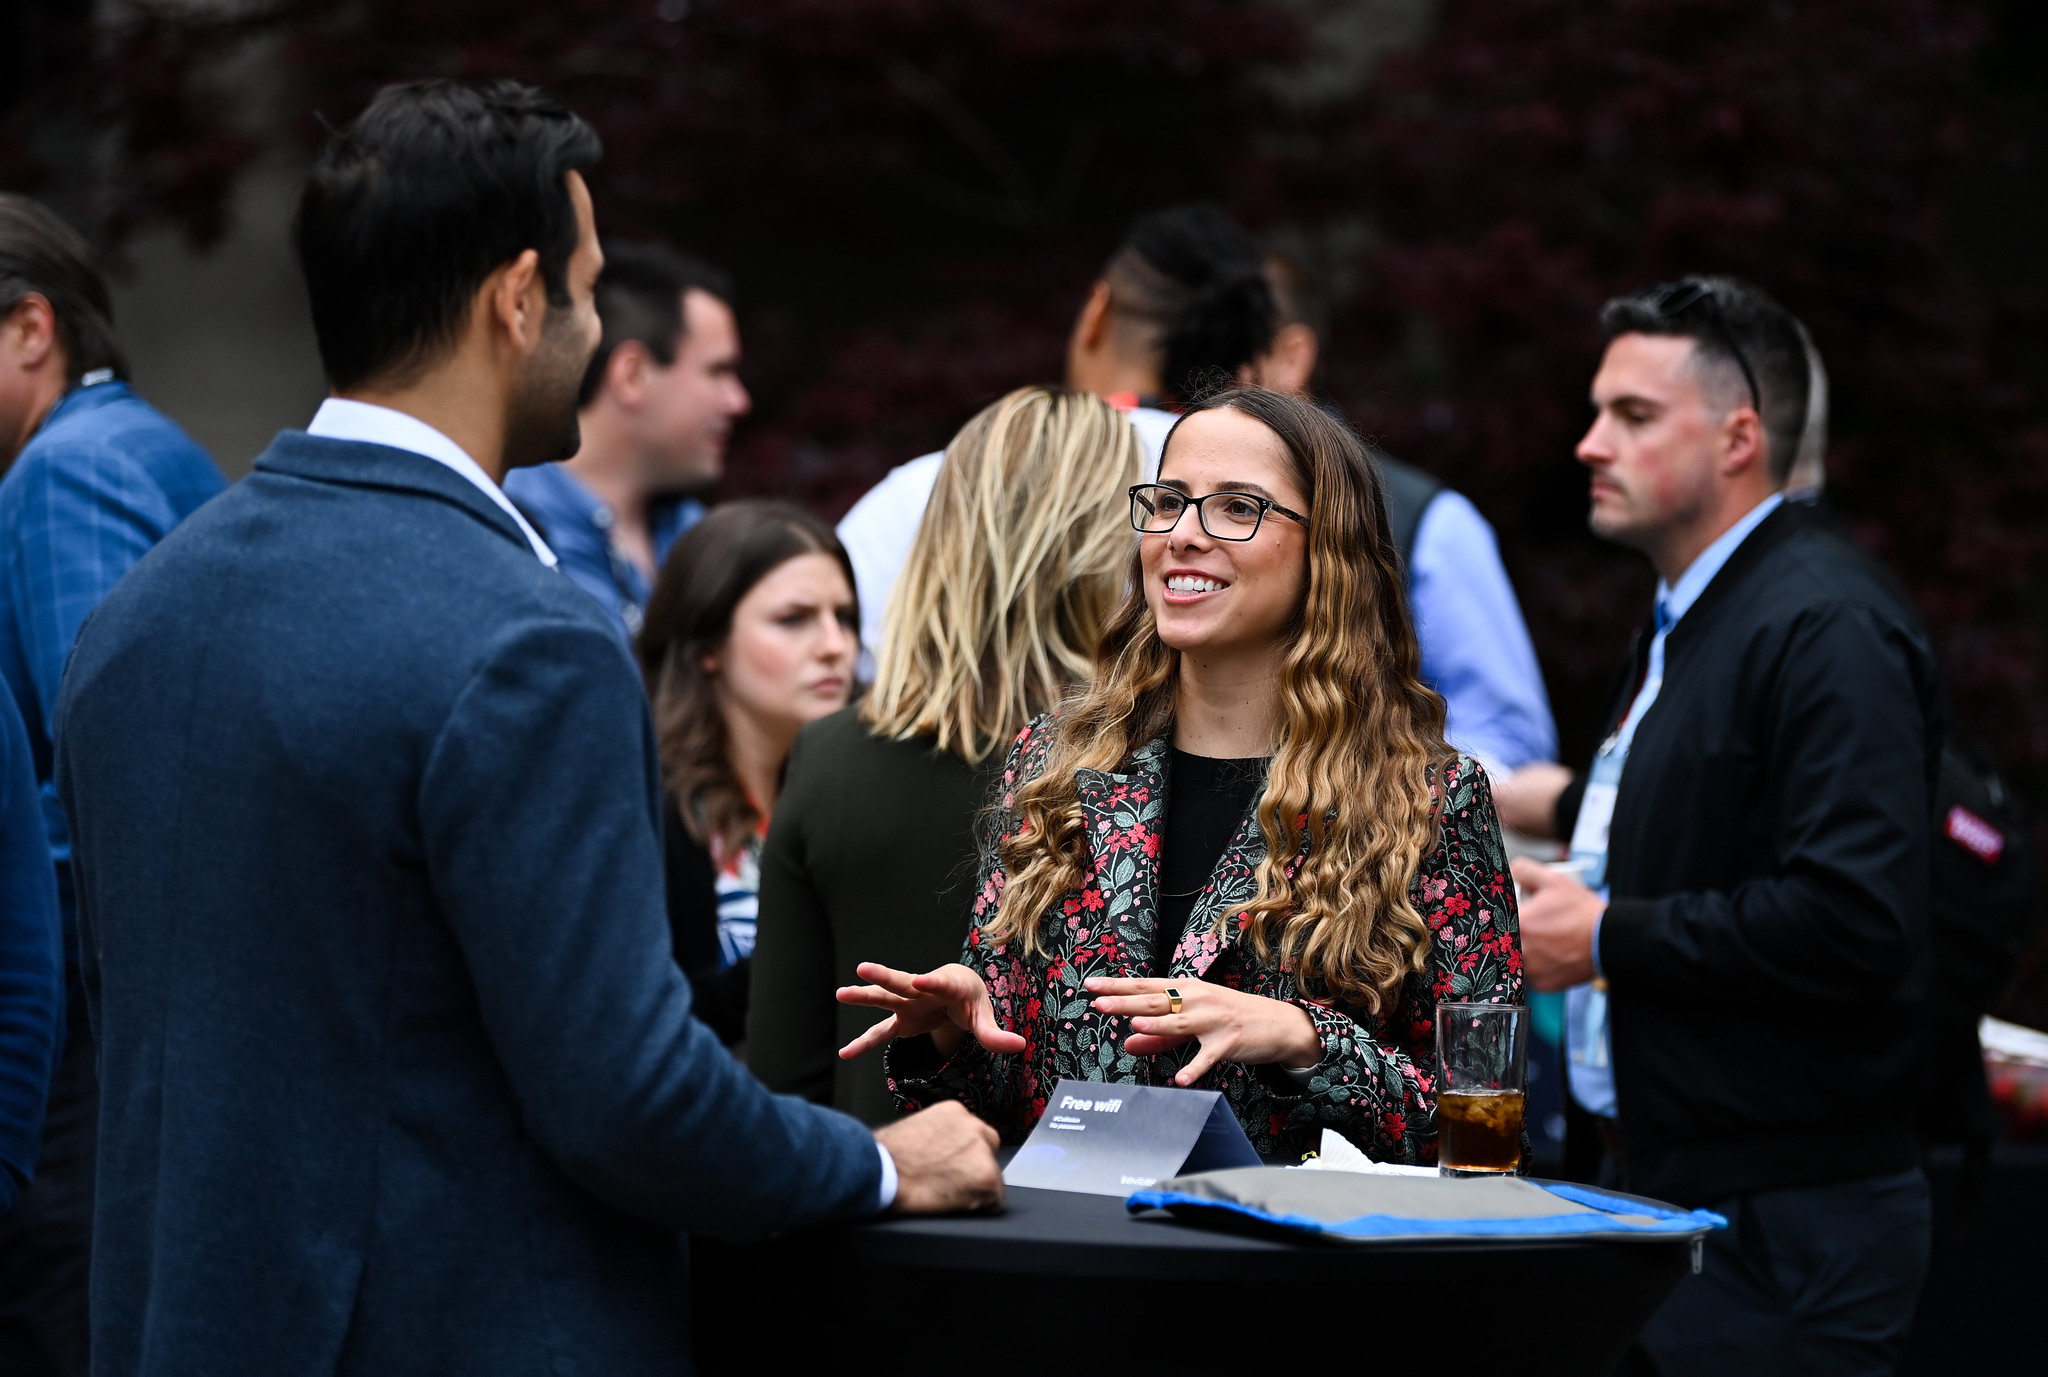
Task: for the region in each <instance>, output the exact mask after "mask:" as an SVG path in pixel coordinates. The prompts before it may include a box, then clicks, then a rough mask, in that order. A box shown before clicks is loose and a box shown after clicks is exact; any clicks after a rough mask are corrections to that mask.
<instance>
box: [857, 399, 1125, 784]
mask: <svg viewBox="0 0 2048 1377" xmlns="http://www.w3.org/2000/svg"><path fill="white" fill-rule="evenodd" d="M1140 462H1141V461H1140V456H1139V450H1138V437H1137V434H1136V433H1135V432H1134V431H1133V430H1132V429H1131V425H1130V422H1129V421H1127V420H1125V419H1124V417H1123V416H1122V415H1121V414H1119V413H1118V412H1117V410H1116V409H1115V408H1114V407H1112V406H1110V405H1109V404H1108V403H1107V402H1104V401H1103V400H1101V399H1100V398H1098V397H1092V396H1089V395H1087V394H1086V393H1081V392H1065V391H1060V390H1058V389H1055V388H1049V387H1026V388H1020V389H1018V390H1017V391H1015V392H1012V393H1010V394H1009V395H1008V396H1006V397H1004V398H1002V399H1001V400H999V401H996V402H994V403H992V404H991V405H989V406H988V407H985V408H984V409H983V410H981V411H980V412H979V413H977V414H976V415H975V417H974V419H972V420H970V421H969V422H968V423H967V424H966V425H965V426H963V427H962V428H961V430H960V433H959V434H958V435H956V436H954V437H953V443H952V444H950V445H948V446H946V458H945V461H944V462H943V463H942V464H941V465H940V467H939V478H938V483H937V484H936V485H935V486H934V487H933V489H932V497H931V502H930V504H929V505H928V506H927V507H926V508H925V513H924V520H923V522H922V523H921V524H920V525H919V526H918V529H917V540H916V542H915V543H914V544H913V545H912V546H911V547H910V559H909V562H908V563H907V564H906V565H905V566H904V571H903V576H902V577H901V578H900V579H898V580H897V582H896V590H895V592H894V593H893V594H892V595H891V597H890V600H889V615H888V621H887V631H886V633H885V635H886V639H885V640H884V641H883V644H882V657H881V663H880V664H879V665H878V666H877V668H876V677H875V683H874V686H873V687H872V688H871V689H870V690H869V691H868V695H867V697H866V699H865V700H864V701H863V702H862V704H861V717H862V719H863V720H864V721H866V722H867V723H868V724H869V725H870V726H871V727H872V728H873V729H874V731H875V733H876V735H878V736H882V737H887V738H890V739H893V740H899V741H901V740H909V739H910V738H912V737H918V736H929V737H931V738H932V739H933V740H934V741H935V742H936V743H937V744H938V746H939V748H940V749H941V750H946V751H951V752H952V753H953V754H954V755H956V756H959V757H960V758H961V759H962V760H965V761H966V762H967V763H969V764H970V765H973V764H979V763H980V762H981V761H982V760H984V759H985V758H987V757H988V755H989V754H990V753H991V752H993V751H996V750H998V749H1000V748H1001V747H1003V746H1004V745H1006V744H1007V743H1008V742H1009V741H1010V739H1011V738H1013V737H1014V736H1016V735H1017V733H1018V732H1019V731H1020V730H1022V728H1023V726H1024V724H1025V723H1026V722H1029V721H1030V720H1031V719H1032V718H1033V717H1035V716H1037V715H1038V714H1039V713H1041V712H1044V711H1045V710H1046V709H1047V708H1050V707H1052V706H1053V705H1054V704H1055V703H1057V702H1058V701H1059V699H1060V696H1061V695H1062V694H1063V693H1065V692H1066V691H1068V690H1069V689H1071V688H1072V687H1073V686H1074V685H1076V684H1078V683H1082V682H1085V681H1086V680H1087V678H1088V675H1089V673H1090V671H1091V670H1092V669H1093V667H1094V663H1095V646H1096V642H1097V641H1098V640H1099V639H1100V638H1101V635H1102V627H1103V623H1104V622H1106V621H1108V620H1109V613H1110V610H1111V609H1112V608H1113V607H1115V605H1116V600H1117V594H1118V592H1119V591H1120V588H1121V584H1122V579H1123V576H1124V563H1125V561H1126V559H1127V558H1128V556H1129V553H1130V549H1131V546H1132V543H1133V541H1134V536H1133V535H1132V532H1131V529H1130V523H1129V521H1128V520H1127V519H1126V517H1125V512H1126V510H1127V509H1128V506H1129V498H1128V497H1127V496H1126V493H1127V492H1128V491H1129V489H1130V485H1131V484H1133V483H1135V482H1137V481H1138V477H1139V466H1140Z"/></svg>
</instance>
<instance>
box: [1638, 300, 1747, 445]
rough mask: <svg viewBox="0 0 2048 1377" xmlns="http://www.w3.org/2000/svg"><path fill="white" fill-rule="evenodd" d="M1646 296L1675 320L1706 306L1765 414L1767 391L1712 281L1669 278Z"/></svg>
mask: <svg viewBox="0 0 2048 1377" xmlns="http://www.w3.org/2000/svg"><path fill="white" fill-rule="evenodd" d="M1643 300H1644V302H1645V304H1647V305H1648V306H1649V308H1650V309H1651V310H1653V311H1655V312H1656V313H1657V314H1658V315H1660V316H1662V317H1664V319H1666V320H1669V321H1674V322H1675V321H1677V320H1680V319H1681V318H1683V317H1684V315H1685V313H1686V312H1688V311H1690V310H1692V309H1693V308H1695V307H1698V306H1705V307H1706V315H1707V323H1708V324H1709V325H1711V326H1712V327H1713V329H1714V333H1715V334H1716V335H1717V336H1718V337H1719V338H1720V341H1721V343H1723V344H1725V345H1727V346H1728V352H1729V353H1730V354H1733V355H1734V356H1735V366H1736V367H1737V368H1740V369H1741V370H1742V380H1743V381H1744V382H1745V383H1748V384H1749V404H1750V405H1751V406H1753V407H1755V408H1756V413H1757V415H1759V416H1761V415H1763V412H1764V394H1763V391H1762V389H1760V388H1759V387H1758V386H1757V385H1756V372H1755V370H1754V369H1752V368H1751V367H1750V366H1749V356H1748V355H1747V354H1745V353H1743V352H1742V345H1741V344H1739V343H1738V342H1737V341H1736V338H1735V332H1734V331H1733V330H1731V329H1729V328H1728V317H1727V316H1726V315H1724V314H1722V311H1721V301H1720V298H1719V297H1718V296H1717V295H1716V294H1715V292H1714V284H1713V283H1711V282H1708V281H1706V280H1705V279H1703V278H1697V277H1690V278H1687V279H1686V280H1685V281H1683V282H1666V283H1664V284H1662V285H1661V286H1657V287H1652V288H1651V289H1650V290H1649V291H1648V292H1647V293H1645V294H1644V297H1643Z"/></svg>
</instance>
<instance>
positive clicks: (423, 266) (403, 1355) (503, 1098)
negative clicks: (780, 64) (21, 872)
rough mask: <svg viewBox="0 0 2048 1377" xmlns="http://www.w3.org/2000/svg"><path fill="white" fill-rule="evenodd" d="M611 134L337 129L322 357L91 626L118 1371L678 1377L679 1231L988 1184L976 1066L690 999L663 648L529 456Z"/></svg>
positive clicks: (94, 850)
mask: <svg viewBox="0 0 2048 1377" xmlns="http://www.w3.org/2000/svg"><path fill="white" fill-rule="evenodd" d="M597 151H598V150H597V142H596V138H595V136H594V135H592V134H591V132H590V131H589V129H588V128H587V127H586V126H584V125H583V124H582V122H581V121H579V120H577V119H576V117H575V116H574V115H572V114H570V113H569V112H568V111H567V110H566V109H565V108H563V107H562V106H560V105H559V104H557V103H555V102H554V101H553V100H552V99H550V98H548V97H546V96H544V95H542V94H541V93H539V92H537V91H534V90H532V89H530V88H526V87H520V86H516V85H513V84H511V83H496V84H492V85H488V86H482V87H468V86H462V85H457V84H454V83H447V82H433V83H423V84H420V85H415V86H410V87H393V88H389V89H387V90H385V91H384V92H383V93H381V94H380V95H379V96H378V97H377V99H376V100H375V101H374V102H373V103H372V104H371V106H370V107H369V109H368V110H367V111H365V112H364V114H363V115H362V116H361V118H359V119H358V120H357V121H356V122H355V123H354V124H353V125H351V126H350V127H349V128H348V129H346V130H344V131H342V132H341V133H340V134H338V135H336V136H335V137H334V138H333V139H332V140H331V141H330V143H329V146H328V147H327V149H326V150H325V152H324V153H323V155H322V157H321V160H320V162H319V164H318V166H317V167H316V168H315V170H314V172H313V174H312V177H311V179H310V181H309V183H308V185H307V188H306V191H305V195H304V197H303V199H302V200H301V203H300V207H299V214H298V219H297V222H296V224H295V227H294V236H295V242H296V248H297V250H298V254H299V259H300V263H301V265H302V267H303V268H304V270H305V273H306V277H307V283H308V287H309V292H310V297H311V302H312V308H313V318H314V325H315V329H316V331H317V333H318V335H319V340H320V347H321V353H322V359H323V362H324V363H325V365H326V369H327V373H328V376H329V379H330V382H331V383H332V385H333V387H334V389H335V393H336V396H335V397H334V398H333V399H330V400H329V401H328V402H327V403H326V404H325V405H323V406H322V408H321V410H320V412H319V414H318V415H317V416H316V417H315V419H314V422H313V424H312V425H311V426H310V427H309V428H308V430H307V431H306V432H303V433H301V432H293V431H287V432H285V433H284V434H282V435H280V436H279V437H278V439H277V440H276V442H275V443H274V444H273V445H272V447H271V448H270V450H269V451H268V452H266V453H265V454H264V455H263V456H262V458H261V459H259V460H258V461H257V464H256V468H255V472H254V473H253V474H252V475H251V476H250V477H249V478H248V479H247V480H245V481H244V482H243V483H241V484H240V485H238V486H237V487H236V488H235V489H233V490H232V491H230V492H229V493H227V494H226V495H224V496H223V497H221V498H220V499H218V500H216V501H215V502H214V503H212V504H211V505H209V506H208V507H207V508H206V509H205V510H204V511H202V512H201V513H200V514H199V515H198V516H197V517H196V518H194V519H193V520H191V521H188V522H187V523H185V524H184V525H183V526H182V527H180V528H179V529H178V530H177V531H176V532H174V533H173V534H172V536H171V537H170V538H169V539H167V540H166V541H164V542H163V543H162V544H161V545H159V546H158V547H157V548H156V549H155V550H154V551H152V552H151V553H150V554H149V555H148V556H147V557H146V558H144V559H143V560H142V561H141V563H140V564H139V565H138V566H137V567H136V569H135V570H134V572H133V573H132V574H131V575H130V576H129V577H128V578H127V579H125V580H124V581H123V582H122V583H121V584H120V586H118V587H117V588H116V589H115V590H114V591H113V593H112V595H111V596H109V597H108V598H107V599H106V601H105V602H104V603H103V604H102V605H101V606H100V608H99V610H98V611H97V612H96V613H95V614H94V615H93V617H92V618H91V620H90V621H89V622H88V623H87V624H86V627H85V629H84V631H83V632H82V634H81V636H80V638H79V642H78V648H77V651H76V653H75V655H74V658H73V660H72V664H71V668H70V671H69V673H68V675H67V677H66V680H65V684H64V690H63V695H62V700H61V703H60V707H59V715H60V720H61V722H62V729H61V731H60V732H59V735H58V740H59V743H60V748H59V780H60V787H61V789H62V792H63V796H64V799H65V804H66V808H67V811H68V815H69V818H70V821H71V825H72V828H73V832H72V835H73V838H74V845H75V857H76V866H77V880H78V891H79V900H80V914H81V924H82V931H83V936H84V962H85V968H86V980H87V988H88V996H89V998H90V1000H91V1002H92V1009H93V1015H94V1018H95V1022H96V1027H97V1030H98V1033H99V1036H100V1048H101V1058H102V1060H101V1084H102V1087H103V1097H104V1108H103V1119H102V1127H101V1133H102V1146H101V1157H100V1178H99V1183H100V1195H99V1204H98V1211H99V1212H98V1215H97V1219H96V1223H95V1235H94V1249H95V1251H94V1258H93V1276H92V1331H93V1355H92V1356H93V1369H94V1371H95V1372H97V1373H105V1374H115V1373H119V1374H123V1377H134V1375H135V1374H167V1375H168V1374H178V1375H179V1377H183V1375H184V1374H190V1373H198V1372H204V1373H208V1374H220V1375H227V1374H251V1375H252V1377H254V1375H255V1374H261V1377H291V1375H292V1374H314V1373H321V1374H325V1373H363V1374H379V1377H387V1375H389V1374H408V1373H419V1374H428V1373H432V1374H436V1375H437V1377H446V1375H450V1374H469V1373H476V1374H485V1373H488V1374H493V1377H505V1375H509V1374H524V1373H533V1374H542V1373H546V1374H551V1377H561V1375H562V1374H570V1373H592V1374H597V1373H603V1374H633V1373H647V1374H655V1373H660V1374H663V1375H664V1377H672V1375H673V1374H676V1373H681V1372H687V1371H688V1370H689V1364H690V1352H689V1321H688V1318H687V1313H686V1312H687V1300H686V1296H687V1289H686V1286H687V1268H686V1252H685V1245H684V1243H683V1241H682V1238H681V1235H680V1232H679V1231H693V1232H702V1233H708V1234H719V1235H728V1236H744V1235H752V1234H760V1233H763V1232H766V1231H769V1230H775V1229H783V1228H788V1227H793V1226H799V1225H805V1224H811V1223H817V1222H824V1221H831V1220H846V1219H854V1218H858V1217H861V1216H864V1215H869V1214H873V1213H875V1212H876V1211H877V1210H878V1209H881V1208H883V1207H885V1206H887V1205H888V1204H889V1203H890V1202H891V1201H892V1200H893V1205H894V1208H897V1209H909V1210H945V1209H956V1208H969V1207H979V1206H985V1205H988V1204H992V1203H994V1202H995V1201H997V1200H999V1199H1000V1197H1001V1189H1002V1187H1001V1181H1000V1177H999V1176H998V1174H997V1170H996V1166H995V1161H994V1157H993V1155H992V1151H991V1149H992V1146H993V1143H994V1135H993V1133H992V1132H991V1131H990V1130H988V1129H987V1128H986V1127H985V1126H984V1125H981V1124H979V1123H978V1122H976V1121H975V1120H973V1119H972V1118H971V1117H970V1116H968V1115H967V1114H966V1112H965V1111H964V1110H962V1109H960V1108H959V1107H958V1106H957V1105H956V1106H943V1107H942V1108H944V1109H946V1110H947V1111H948V1112H946V1113H943V1114H940V1113H932V1114H927V1115H922V1116H918V1117H915V1118H912V1119H907V1120H903V1121H901V1122H899V1123H896V1124H893V1125H890V1126H889V1127H887V1128H885V1129H883V1130H881V1131H880V1132H879V1133H877V1134H874V1135H870V1134H869V1133H868V1131H867V1130H866V1129H864V1128H863V1127H861V1125H859V1124H858V1123H856V1122H855V1121H854V1120H852V1119H850V1118H847V1117H845V1116H843V1115H840V1114H837V1113H834V1112H832V1111H829V1110H825V1109H822V1108H819V1107H815V1106H812V1105H810V1104H807V1103H804V1102H802V1101H799V1100H796V1099H792V1098H788V1097H782V1096H776V1095H771V1094H769V1093H768V1092H767V1091H766V1090H765V1089H764V1088H763V1087H762V1086H761V1085H760V1084H759V1082H757V1081H755V1080H754V1079H753V1078H752V1077H751V1076H749V1075H748V1074H747V1073H746V1071H745V1070H743V1069H742V1068H741V1067H740V1066H739V1065H738V1064H736V1063H735V1062H733V1061H732V1060H731V1059H730V1057H728V1056H727V1054H726V1053H725V1052H724V1051H723V1050H722V1049H721V1048H720V1046H719V1044H718V1040H717V1038H716V1037H715V1036H714V1035H713V1034H712V1033H710V1032H709V1031H708V1030H707V1029H706V1028H704V1027H703V1026H702V1025H701V1024H699V1023H697V1022H695V1021H694V1020H693V1019H692V1018H691V1017H690V996H689V986H688V983H687V982H686V981H685V980H684V978H683V976H682V973H681V972H680V971H678V970H677V969H676V966H675V964H674V962H673V960H672V959H671V957H670V954H669V938H668V929H667V925H666V921H665V919H664V917H663V908H662V884H661V851H660V818H659V810H658V806H657V805H658V800H659V792H660V788H661V783H660V778H659V771H658V766H657V764H656V759H655V750H654V736H653V731H652V728H651V726H650V723H649V720H648V714H647V709H646V705H645V703H644V701H643V699H642V695H641V690H640V687H639V681H638V677H637V675H636V674H635V673H634V670H633V667H632V665H631V663H630V661H629V660H628V657H627V655H626V652H625V649H624V647H623V646H621V645H620V643H619V640H618V636H617V634H616V632H615V631H614V630H613V629H612V627H611V626H610V625H609V624H608V623H607V621H606V619H605V616H604V614H603V612H602V611H601V610H600V609H599V608H598V607H597V606H596V605H595V604H594V603H593V602H592V601H591V600H590V599H589V597H588V596H586V595H585V594H584V593H583V592H582V591H581V590H580V589H578V588H577V587H576V586H575V585H574V584H572V583H571V582H570V581H569V580H568V579H566V578H564V577H563V576H562V575H560V574H559V573H558V572H557V571H556V570H555V569H554V568H552V567H550V565H551V560H552V556H551V554H550V552H549V551H548V550H547V547H546V545H545V543H544V542H543V541H542V540H541V538H540V537H539V536H538V535H537V534H535V533H534V532H533V531H532V530H531V529H529V528H528V527H527V526H526V525H525V523H524V522H523V520H522V519H521V518H520V517H519V515H518V513H517V512H516V511H515V510H514V509H513V508H512V506H511V504H510V503H509V502H507V501H506V500H505V498H504V495H503V493H502V492H500V491H499V489H498V484H497V480H498V479H500V478H502V475H503V473H504V472H505V470H506V468H507V467H509V466H512V465H517V464H522V463H537V462H543V461H547V460H552V459H557V458H561V457H563V456H564V455H566V454H568V453H571V452H573V451H574V449H575V445H576V436H575V418H576V406H575V400H576V385H577V381H578V380H579V379H580V377H581V375H582V373H583V368H584V363H585V361H586V359H587V358H588V357H589V355H590V352H591V350H592V348H593V347H594V346H595V343H596V334H597V322H596V315H595V311H594V309H593V307H592V304H591V287H592V283H593V281H594V280H595V278H596V276H597V273H598V270H599V267H600V265H601V254H600V253H599V250H598V247H597V240H596V235H595V229H594V226H593V223H592V217H591V212H590V199H589V195H588V193H587V191H586V190H585V188H584V184H583V180H582V177H581V175H580V171H579V169H581V168H583V167H586V166H588V165H590V164H591V163H592V162H594V161H595V158H596V156H597Z"/></svg>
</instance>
